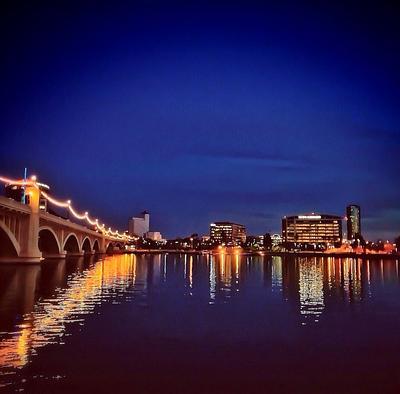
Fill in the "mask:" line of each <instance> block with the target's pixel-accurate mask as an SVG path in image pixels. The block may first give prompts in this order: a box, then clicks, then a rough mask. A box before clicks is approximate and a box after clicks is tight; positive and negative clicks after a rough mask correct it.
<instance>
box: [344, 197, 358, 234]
mask: <svg viewBox="0 0 400 394" xmlns="http://www.w3.org/2000/svg"><path fill="white" fill-rule="evenodd" d="M346 217H347V239H348V240H352V239H355V238H356V236H360V235H361V208H360V206H359V205H353V204H352V205H348V206H347V207H346Z"/></svg>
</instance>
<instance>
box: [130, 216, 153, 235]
mask: <svg viewBox="0 0 400 394" xmlns="http://www.w3.org/2000/svg"><path fill="white" fill-rule="evenodd" d="M128 229H129V234H130V235H136V236H138V237H143V236H144V235H145V234H146V233H147V232H148V231H149V229H150V214H149V213H148V212H147V211H144V212H142V213H141V216H139V217H133V218H131V219H129V223H128Z"/></svg>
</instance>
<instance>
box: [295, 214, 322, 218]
mask: <svg viewBox="0 0 400 394" xmlns="http://www.w3.org/2000/svg"><path fill="white" fill-rule="evenodd" d="M297 218H298V219H321V215H314V214H312V215H299V216H297Z"/></svg>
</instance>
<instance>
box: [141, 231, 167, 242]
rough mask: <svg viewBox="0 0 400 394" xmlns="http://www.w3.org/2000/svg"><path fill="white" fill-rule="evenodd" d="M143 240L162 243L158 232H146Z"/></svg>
mask: <svg viewBox="0 0 400 394" xmlns="http://www.w3.org/2000/svg"><path fill="white" fill-rule="evenodd" d="M145 238H147V239H151V240H152V241H162V240H163V237H162V235H161V233H160V232H159V231H148V232H147V233H146V234H145Z"/></svg>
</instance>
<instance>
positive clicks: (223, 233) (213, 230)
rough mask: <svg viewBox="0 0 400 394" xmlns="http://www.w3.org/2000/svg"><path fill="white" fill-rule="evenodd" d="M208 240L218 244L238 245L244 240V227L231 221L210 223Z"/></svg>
mask: <svg viewBox="0 0 400 394" xmlns="http://www.w3.org/2000/svg"><path fill="white" fill-rule="evenodd" d="M210 240H211V242H213V243H216V244H219V245H221V244H225V245H228V246H233V245H238V244H240V243H242V242H245V241H246V228H245V227H244V226H243V225H241V224H237V223H231V222H215V223H211V224H210Z"/></svg>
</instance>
